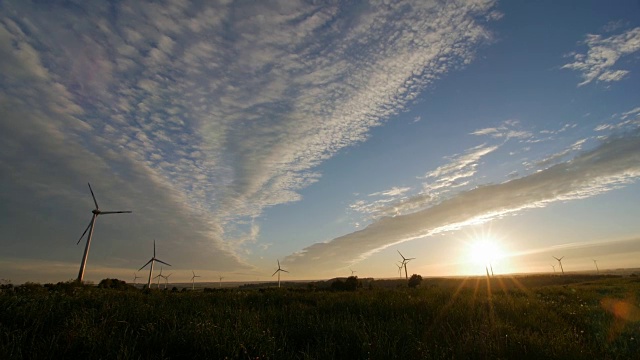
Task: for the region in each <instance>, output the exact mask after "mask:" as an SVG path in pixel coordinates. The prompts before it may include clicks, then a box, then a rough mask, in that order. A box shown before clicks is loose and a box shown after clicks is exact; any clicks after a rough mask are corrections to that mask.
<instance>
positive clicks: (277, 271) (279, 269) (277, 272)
mask: <svg viewBox="0 0 640 360" xmlns="http://www.w3.org/2000/svg"><path fill="white" fill-rule="evenodd" d="M277 261H278V270H276V272H274V273H273V275H275V274H278V287H280V272H281V271H284V272H286V273H288V271H287V270H285V269H283V268H281V267H280V260H277ZM273 275H271V277H273Z"/></svg>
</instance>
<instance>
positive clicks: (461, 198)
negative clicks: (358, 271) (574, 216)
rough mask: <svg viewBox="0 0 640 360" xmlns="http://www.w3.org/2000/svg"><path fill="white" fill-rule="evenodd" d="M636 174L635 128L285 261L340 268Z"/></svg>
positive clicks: (639, 140)
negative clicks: (565, 157) (397, 246)
mask: <svg viewBox="0 0 640 360" xmlns="http://www.w3.org/2000/svg"><path fill="white" fill-rule="evenodd" d="M639 176H640V132H638V131H635V132H633V133H630V134H627V135H626V136H622V137H615V138H611V139H609V140H607V141H605V142H604V143H602V144H601V145H600V146H598V147H597V148H595V149H594V150H592V151H589V152H585V153H582V154H581V155H579V156H577V157H575V158H574V159H572V160H570V161H567V162H564V163H560V164H556V165H554V166H551V167H549V168H547V169H545V170H541V171H539V172H536V173H534V174H531V175H528V176H525V177H521V178H518V179H514V180H509V181H507V182H504V183H501V184H495V185H486V186H481V187H477V188H475V189H472V190H468V191H463V192H460V193H458V194H457V195H455V196H452V197H450V198H449V199H446V200H444V201H442V202H440V203H438V204H436V205H433V206H431V207H429V208H427V209H424V210H420V211H417V212H414V213H411V214H407V215H401V216H396V217H393V218H390V217H385V218H382V219H380V220H378V221H376V222H374V223H372V224H371V225H369V226H367V227H366V228H365V229H363V230H360V231H356V232H353V233H350V234H347V235H344V236H341V237H338V238H335V239H333V240H330V241H327V242H325V243H317V244H313V245H311V246H309V247H306V248H305V249H303V250H302V251H300V252H298V253H295V254H292V255H291V256H289V257H288V258H287V259H286V263H287V265H288V266H290V267H291V268H295V267H302V265H303V264H304V267H312V268H317V266H320V265H321V266H323V267H329V268H337V267H338V268H339V267H343V266H347V265H349V264H352V263H353V262H356V261H358V260H361V259H364V258H366V257H368V256H369V255H370V254H372V253H374V252H376V251H379V250H381V249H383V248H386V247H389V246H392V245H394V244H397V243H400V242H404V241H408V240H412V239H418V238H423V237H426V236H429V235H433V234H436V233H439V232H442V231H445V230H451V229H456V228H460V227H462V226H465V225H467V224H473V223H477V222H481V221H488V220H490V219H493V218H496V217H500V216H503V215H505V214H508V213H513V212H515V211H519V210H523V209H528V208H536V207H544V206H546V205H548V204H550V203H553V202H557V201H566V200H575V199H581V198H586V197H591V196H595V195H597V194H600V193H603V192H607V191H610V190H612V189H616V188H618V187H621V186H624V185H625V184H628V183H631V182H633V181H636V180H637V178H638V177H639ZM299 271H303V270H302V269H299Z"/></svg>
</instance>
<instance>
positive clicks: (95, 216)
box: [76, 183, 132, 282]
mask: <svg viewBox="0 0 640 360" xmlns="http://www.w3.org/2000/svg"><path fill="white" fill-rule="evenodd" d="M87 185H89V191H91V197H92V198H93V203H94V204H95V205H96V208H95V209H93V210H92V211H91V212H92V213H93V216H92V217H91V221H90V222H89V225H88V226H87V228H86V229H84V232H83V233H82V235H81V236H80V239H78V242H77V243H76V245H77V244H80V241H81V240H82V238H83V237H84V235H85V234H86V233H87V231H89V235H88V236H87V244H86V245H85V247H84V255H82V262H80V271H79V272H78V282H82V280H83V279H84V269H85V267H86V266H87V257H89V248H90V247H91V239H92V238H93V229H94V228H95V226H96V220H97V219H98V215H109V214H129V213H131V212H132V211H129V210H127V211H101V210H100V207H99V206H98V201H97V200H96V196H95V195H94V194H93V189H91V184H89V183H87ZM89 229H90V230H89Z"/></svg>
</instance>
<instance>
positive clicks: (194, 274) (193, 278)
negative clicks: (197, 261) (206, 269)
mask: <svg viewBox="0 0 640 360" xmlns="http://www.w3.org/2000/svg"><path fill="white" fill-rule="evenodd" d="M191 273H192V274H193V276H192V277H191V290H194V289H195V287H196V278H197V277H200V275H196V273H195V272H194V271H193V270H191Z"/></svg>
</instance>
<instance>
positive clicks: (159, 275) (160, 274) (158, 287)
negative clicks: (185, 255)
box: [154, 266, 164, 289]
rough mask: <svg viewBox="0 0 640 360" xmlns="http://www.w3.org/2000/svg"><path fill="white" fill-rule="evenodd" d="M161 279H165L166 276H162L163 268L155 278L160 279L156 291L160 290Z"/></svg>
mask: <svg viewBox="0 0 640 360" xmlns="http://www.w3.org/2000/svg"><path fill="white" fill-rule="evenodd" d="M160 278H164V276H162V266H160V273H159V274H158V275H156V276H155V277H154V279H158V283H157V284H156V285H157V286H156V289H160Z"/></svg>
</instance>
